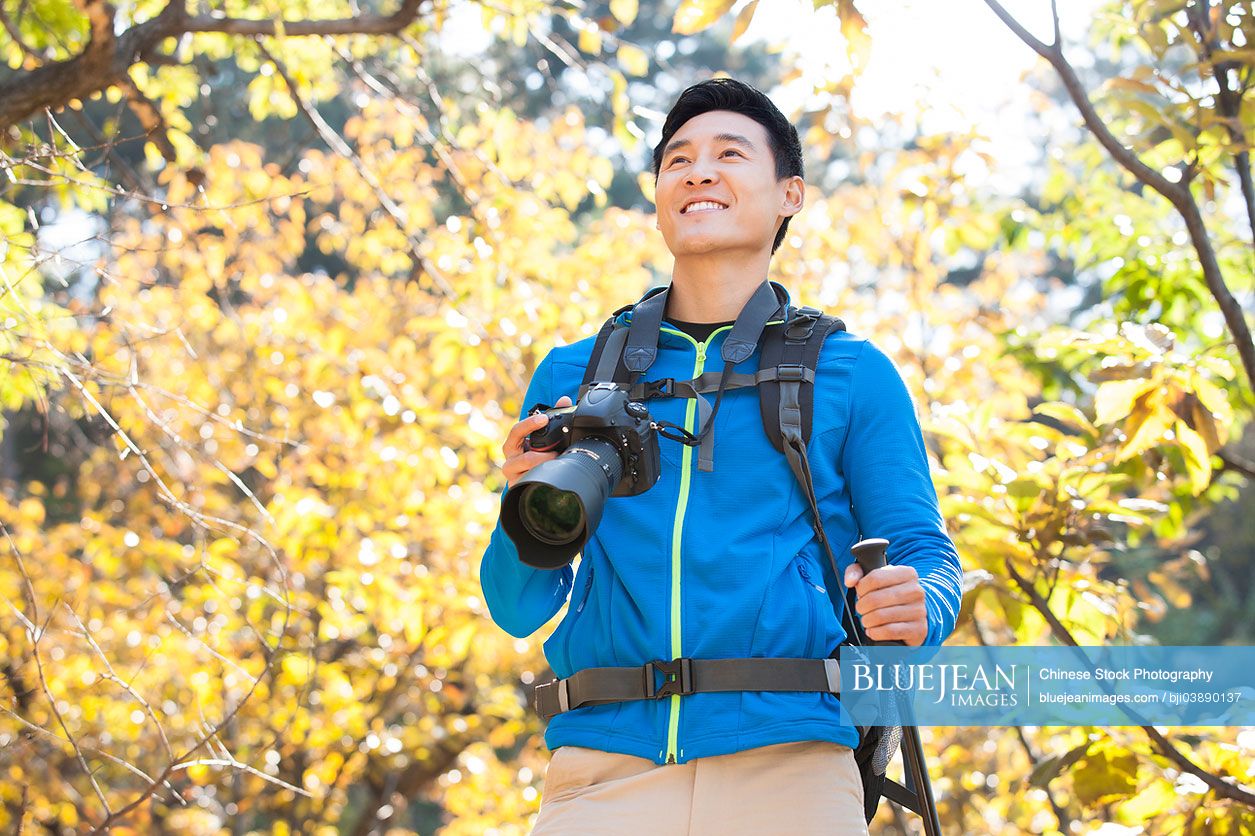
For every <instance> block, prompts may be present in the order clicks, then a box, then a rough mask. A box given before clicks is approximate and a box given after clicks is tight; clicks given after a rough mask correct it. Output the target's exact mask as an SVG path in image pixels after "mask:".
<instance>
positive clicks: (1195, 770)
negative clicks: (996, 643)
mask: <svg viewBox="0 0 1255 836" xmlns="http://www.w3.org/2000/svg"><path fill="white" fill-rule="evenodd" d="M1006 567H1007V574H1009V575H1010V576H1011V580H1013V581H1015V585H1016V586H1018V587H1019V588H1020V591H1021V592H1023V593H1024V594H1025V595H1027V596H1028V599H1029V601H1030V602H1031V603H1032V605H1033V608H1034V609H1035V610H1037V612H1038V613H1040V614H1041V616H1042V618H1044V619H1046V623H1047V624H1049V625H1050V632H1051V633H1052V634H1054V637H1055V638H1056V639H1057V640H1058V641H1059V642H1061V643H1062V644H1065V645H1068V646H1069V647H1080V646H1081V645H1080V643H1079V642H1077V640H1076V639H1075V638H1074V637H1073V635H1072V633H1071V631H1069V630H1068V628H1067V627H1065V626H1063V622H1061V621H1059V617H1058V616H1056V615H1055V614H1054V612H1053V611H1052V610H1051V609H1050V606H1049V604H1047V602H1046V599H1045V598H1043V597H1042V596H1041V593H1040V592H1038V591H1037V589H1036V588H1035V587H1034V586H1033V584H1032V583H1030V582H1029V581H1028V580H1027V579H1026V578H1025V577H1024V576H1023V575H1021V574H1020V573H1019V572H1017V571H1016V569H1015V566H1014V565H1013V564H1012V563H1011V561H1010V560H1008V561H1006ZM1141 729H1142V731H1144V732H1146V736H1147V737H1149V738H1150V740H1151V743H1153V744H1154V746H1155V748H1156V749H1157V750H1158V751H1159V753H1160V754H1162V755H1163V756H1164V757H1166V758H1168V760H1170V761H1172V762H1173V763H1175V764H1176V765H1177V766H1178V767H1179V768H1180V769H1181V770H1183V771H1185V772H1188V773H1190V774H1191V775H1193V776H1195V777H1196V778H1198V779H1199V780H1200V781H1202V782H1203V783H1204V784H1206V785H1207V786H1208V787H1210V788H1211V790H1212V792H1214V793H1215V794H1216V795H1217V796H1219V797H1221V798H1228V799H1230V800H1233V801H1237V802H1238V803H1240V804H1245V805H1246V806H1247V807H1250V808H1252V809H1255V793H1252V792H1250V791H1248V790H1246V789H1244V788H1243V787H1240V786H1238V785H1237V784H1236V783H1233V784H1231V783H1229V782H1228V781H1226V780H1224V779H1223V778H1221V777H1220V776H1218V775H1213V774H1212V773H1210V772H1208V771H1207V770H1205V769H1203V768H1202V767H1201V766H1199V765H1198V764H1196V763H1194V762H1193V761H1192V760H1190V759H1189V758H1187V757H1186V756H1185V755H1183V754H1182V753H1181V750H1180V749H1178V748H1177V747H1176V746H1175V745H1173V743H1172V742H1171V741H1169V740H1168V739H1167V738H1165V737H1164V736H1163V735H1162V734H1160V733H1159V732H1158V731H1157V730H1156V729H1155V727H1154V726H1141Z"/></svg>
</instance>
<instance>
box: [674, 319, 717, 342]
mask: <svg viewBox="0 0 1255 836" xmlns="http://www.w3.org/2000/svg"><path fill="white" fill-rule="evenodd" d="M667 322H669V323H671V324H672V325H674V326H675V327H676V328H678V329H680V330H681V331H683V332H684V333H686V334H688V335H689V336H690V337H692V338H693V339H694V340H696V341H697V342H699V343H704V342H706V340H708V339H710V335H711V334H713V333H715V331H718V330H719V329H720V328H722V327H724V326H725V325H731V324H732V322H733V321H732V320H730V321H728V322H681V321H680V320H678V319H668V320H667Z"/></svg>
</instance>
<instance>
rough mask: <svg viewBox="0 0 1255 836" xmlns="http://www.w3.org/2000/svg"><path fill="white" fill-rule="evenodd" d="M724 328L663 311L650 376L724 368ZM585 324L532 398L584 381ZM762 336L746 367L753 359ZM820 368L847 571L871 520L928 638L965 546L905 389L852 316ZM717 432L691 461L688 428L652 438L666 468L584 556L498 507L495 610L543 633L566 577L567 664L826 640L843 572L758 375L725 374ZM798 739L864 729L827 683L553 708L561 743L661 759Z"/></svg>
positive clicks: (839, 545) (558, 351) (557, 642)
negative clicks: (539, 538)
mask: <svg viewBox="0 0 1255 836" xmlns="http://www.w3.org/2000/svg"><path fill="white" fill-rule="evenodd" d="M630 315H631V314H630V312H628V313H626V314H623V315H622V317H624V321H630ZM729 330H730V326H729V327H726V328H722V329H720V330H718V331H716V332H715V333H713V334H712V335H711V336H710V338H709V339H708V340H707V341H706V342H705V343H702V344H698V343H696V342H695V341H694V340H693V339H692V338H691V337H689V336H688V335H687V334H684V333H683V332H681V331H679V330H676V329H675V328H674V327H673V326H670V325H669V324H668V323H667V322H666V321H665V320H664V322H663V327H662V331H661V333H660V335H659V351H658V357H657V359H656V360H655V362H654V364H653V366H652V367H651V368H650V370H649V372H648V373H647V374H646V376H645V379H648V380H656V379H659V378H664V377H673V378H676V379H677V380H687V379H689V378H692V377H696V376H697V375H699V374H701V373H702V372H703V371H717V370H720V369H722V368H723V360H722V358H721V355H720V346H721V345H722V341H723V339H724V338H725V337H726V336H727V334H728V331H729ZM593 342H594V338H593V337H589V338H587V339H584V340H581V341H580V342H577V343H573V344H571V345H566V346H560V347H557V348H555V349H553V350H552V351H550V352H549V354H548V355H547V356H546V357H545V358H544V360H542V361H541V363H540V365H539V366H538V367H537V369H536V372H535V374H534V375H533V377H532V381H531V384H530V386H529V387H528V390H527V394H526V397H525V399H524V401H523V405H524V409H527V408H530V407H531V406H532V405H534V404H536V403H538V402H540V403H545V404H553V403H554V402H555V401H557V400H558V399H559V398H560V397H561V396H562V395H568V396H570V397H571V399H572V401H574V400H575V398H576V395H577V390H578V389H579V385H580V382H581V380H582V379H583V375H584V368H585V366H586V364H587V362H588V358H589V356H590V354H591V353H592V348H593ZM758 356H759V355H758V352H757V351H756V352H755V353H754V354H753V356H751V357H750V358H749V359H748V360H746V361H745V362H743V363H741V364H739V365H738V366H736V371H738V372H753V371H755V370H757V368H758ZM815 387H816V388H815V410H814V419H813V420H814V424H813V430H812V434H811V439H810V443H809V447H808V453H809V457H810V463H811V469H812V471H813V473H814V481H815V492H816V495H817V497H818V499H819V506H820V509H821V510H822V512H823V516H824V528H825V531H826V533H827V535H828V537H829V539H830V540H831V541H832V544H833V547H834V549H835V551H836V554H837V559H838V561H839V562H840V563H841V571H842V573H844V571H845V568H846V566H847V565H848V564H849V563H850V562H851V561H852V557H851V555H850V550H849V547H850V546H851V545H853V544H854V543H855V542H857V541H858V540H859V539H862V538H864V537H884V538H887V539H888V540H889V543H890V545H889V549H888V555H887V557H888V561H889V563H892V564H909V565H911V566H914V567H915V569H916V571H917V572H918V574H919V577H920V583H921V585H922V586H923V588H924V593H925V604H926V606H927V610H928V625H929V629H928V637H927V639H926V641H925V644H928V645H937V644H940V643H941V642H942V640H944V639H945V638H946V637H947V636H948V635H949V634H950V632H951V630H953V629H954V623H955V617H956V614H957V612H958V609H959V600H960V595H961V587H960V569H959V559H958V555H957V553H956V551H955V548H954V544H953V542H952V541H951V540H950V537H949V536H948V535H947V533H946V529H945V525H944V523H943V522H942V519H941V514H940V511H939V509H938V506H937V494H936V490H935V489H934V487H933V484H932V480H931V478H930V475H929V470H928V461H927V458H926V455H925V448H924V442H923V437H922V435H921V432H920V426H919V423H918V421H917V419H916V415H915V410H914V406H913V403H912V401H911V396H910V394H909V393H908V391H907V389H906V386H905V384H904V383H903V381H902V378H901V376H900V374H899V373H898V370H897V368H896V367H895V366H894V364H893V362H892V361H891V360H890V359H889V358H888V357H887V356H886V355H885V354H884V353H883V352H881V351H880V350H879V349H878V348H876V346H875V345H873V344H872V343H871V342H870V341H868V340H867V339H864V338H860V337H857V336H855V335H853V334H851V333H848V332H838V333H834V334H832V335H830V336H829V337H828V339H827V341H826V342H825V344H824V347H823V351H822V353H821V354H820V359H819V365H818V368H817V371H816V382H815ZM648 406H649V410H650V414H651V415H652V416H654V417H655V418H656V419H665V420H667V421H671V422H674V423H676V424H679V425H682V426H684V427H686V428H687V429H689V430H696V429H698V427H696V426H695V424H696V422H697V410H696V402H695V401H693V400H692V399H686V398H670V399H668V398H663V399H657V400H651V401H649V403H648ZM520 417H522V416H520ZM713 432H714V471H713V472H700V471H699V470H698V468H697V450H696V449H695V448H692V447H685V446H682V445H681V444H679V443H677V442H674V441H669V440H667V439H662V438H660V439H659V445H660V447H661V454H662V462H661V468H662V474H661V477H660V478H659V480H658V482H657V484H655V485H654V486H653V487H652V488H650V489H649V490H648V491H646V492H645V493H642V494H639V495H637V496H626V497H611V498H610V499H609V501H608V504H607V506H606V509H605V513H604V515H603V516H602V519H601V523H600V525H599V526H598V527H597V529H596V531H595V532H594V533H593V535H592V537H591V538H590V540H589V541H588V543H587V545H586V546H585V548H584V551H583V554H582V555H581V557H580V559H579V560H578V562H577V564H575V566H576V568H574V569H573V568H572V566H567V567H564V568H562V569H557V570H547V569H535V568H533V567H531V566H528V565H526V564H524V563H522V562H521V561H520V560H519V559H518V551H517V549H516V548H515V547H514V543H513V541H511V540H510V539H509V537H507V536H506V534H505V532H504V531H503V530H502V529H501V526H500V524H498V526H497V528H496V530H495V531H493V533H492V537H491V540H490V542H489V545H488V549H487V550H486V551H485V553H484V557H483V561H482V563H481V565H480V582H481V583H482V585H483V589H484V599H485V601H486V602H487V605H488V609H489V611H490V613H491V614H492V617H493V620H494V621H496V622H497V624H498V625H500V626H501V627H502V628H503V629H504V630H505V631H506V632H507V633H509V634H510V635H512V636H517V637H519V638H523V637H526V636H529V635H531V634H532V633H533V632H535V631H536V630H537V629H538V628H539V627H540V626H541V625H543V624H545V623H546V622H547V621H548V620H549V619H550V618H552V617H553V616H554V614H555V613H557V612H558V610H559V609H561V607H562V605H563V603H564V602H566V601H567V598H568V596H570V606H569V607H568V609H567V613H566V616H565V618H563V619H562V621H561V622H560V623H559V624H558V626H557V628H556V629H555V630H554V632H553V634H552V635H551V636H550V637H549V639H548V640H546V641H545V643H544V650H545V656H546V658H547V659H548V661H549V665H550V667H552V668H553V671H554V673H555V674H556V675H557V676H558V677H561V678H565V677H568V676H570V675H572V674H573V673H575V672H576V671H578V670H582V669H584V668H589V667H615V666H629V665H643V664H645V663H646V662H649V661H651V660H656V659H663V660H668V659H673V658H678V657H681V656H688V657H692V658H696V659H720V658H742V657H748V656H779V657H810V658H819V659H822V658H824V657H826V656H828V655H829V652H830V651H831V650H832V649H833V648H834V647H835V646H836V645H838V644H839V643H840V642H841V641H842V640H843V639H844V637H845V631H844V630H843V629H842V627H841V608H842V607H844V605H845V598H844V595H843V592H842V590H843V589H844V585H843V584H842V583H840V581H839V580H838V578H836V577H834V575H833V570H832V567H831V565H830V564H829V561H828V558H827V556H826V554H825V552H824V550H823V547H822V546H821V545H820V544H819V542H818V541H817V539H816V537H815V533H814V530H813V528H812V526H811V521H810V509H809V507H808V505H807V502H806V497H805V495H804V493H803V491H802V488H801V485H800V484H799V483H798V481H797V478H796V477H795V476H794V475H793V471H791V470H790V469H789V465H788V462H787V461H786V460H785V457H784V455H783V454H781V453H779V452H777V451H776V450H775V448H774V447H772V446H771V442H770V441H769V440H768V439H767V434H766V431H765V430H764V428H763V419H762V414H761V412H760V409H759V399H758V393H757V391H756V390H755V389H753V388H744V389H734V390H730V391H728V392H726V393H725V394H724V397H723V403H722V405H721V406H720V408H719V412H718V413H717V417H716V419H715V427H714V430H713ZM572 590H574V593H573V594H572ZM800 740H828V741H834V742H836V743H841V744H844V745H846V746H850V747H851V748H853V747H854V746H856V745H857V743H858V733H857V731H856V729H855V728H854V726H853V724H852V723H851V722H850V719H849V716H848V714H846V713H844V712H843V711H842V709H841V705H840V701H839V700H838V699H837V697H836V696H834V695H832V694H826V693H807V692H762V691H749V692H732V693H697V694H690V695H687V696H679V695H672V696H670V697H665V698H663V699H659V700H635V701H628V702H617V703H609V704H606V705H597V706H587V707H583V708H577V709H574V710H572V711H568V712H566V713H563V714H559V715H557V716H555V717H554V718H552V719H551V720H550V722H549V725H548V728H547V730H546V732H545V743H546V744H547V745H548V747H549V748H550V749H551V750H552V749H556V748H557V747H559V746H563V745H567V744H570V745H575V746H584V747H588V748H593V749H600V750H603V751H607V752H619V753H623V754H629V755H636V756H638V757H643V758H649V759H651V760H653V761H654V762H655V763H659V764H662V763H667V762H676V763H684V762H686V761H688V760H690V759H692V758H700V757H708V756H712V755H722V754H728V753H731V752H737V751H741V750H743V749H750V748H754V747H759V746H767V745H771V744H773V743H786V742H793V741H800Z"/></svg>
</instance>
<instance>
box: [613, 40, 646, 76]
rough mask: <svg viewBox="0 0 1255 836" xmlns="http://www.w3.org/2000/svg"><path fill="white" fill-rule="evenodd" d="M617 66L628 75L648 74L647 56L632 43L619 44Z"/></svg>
mask: <svg viewBox="0 0 1255 836" xmlns="http://www.w3.org/2000/svg"><path fill="white" fill-rule="evenodd" d="M618 54H619V66H620V67H622V68H623V71H624V72H625V73H627V74H629V75H635V76H643V75H648V74H649V56H648V55H646V54H645V50H643V49H641V48H640V47H639V46H635V45H634V44H619V53H618Z"/></svg>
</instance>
